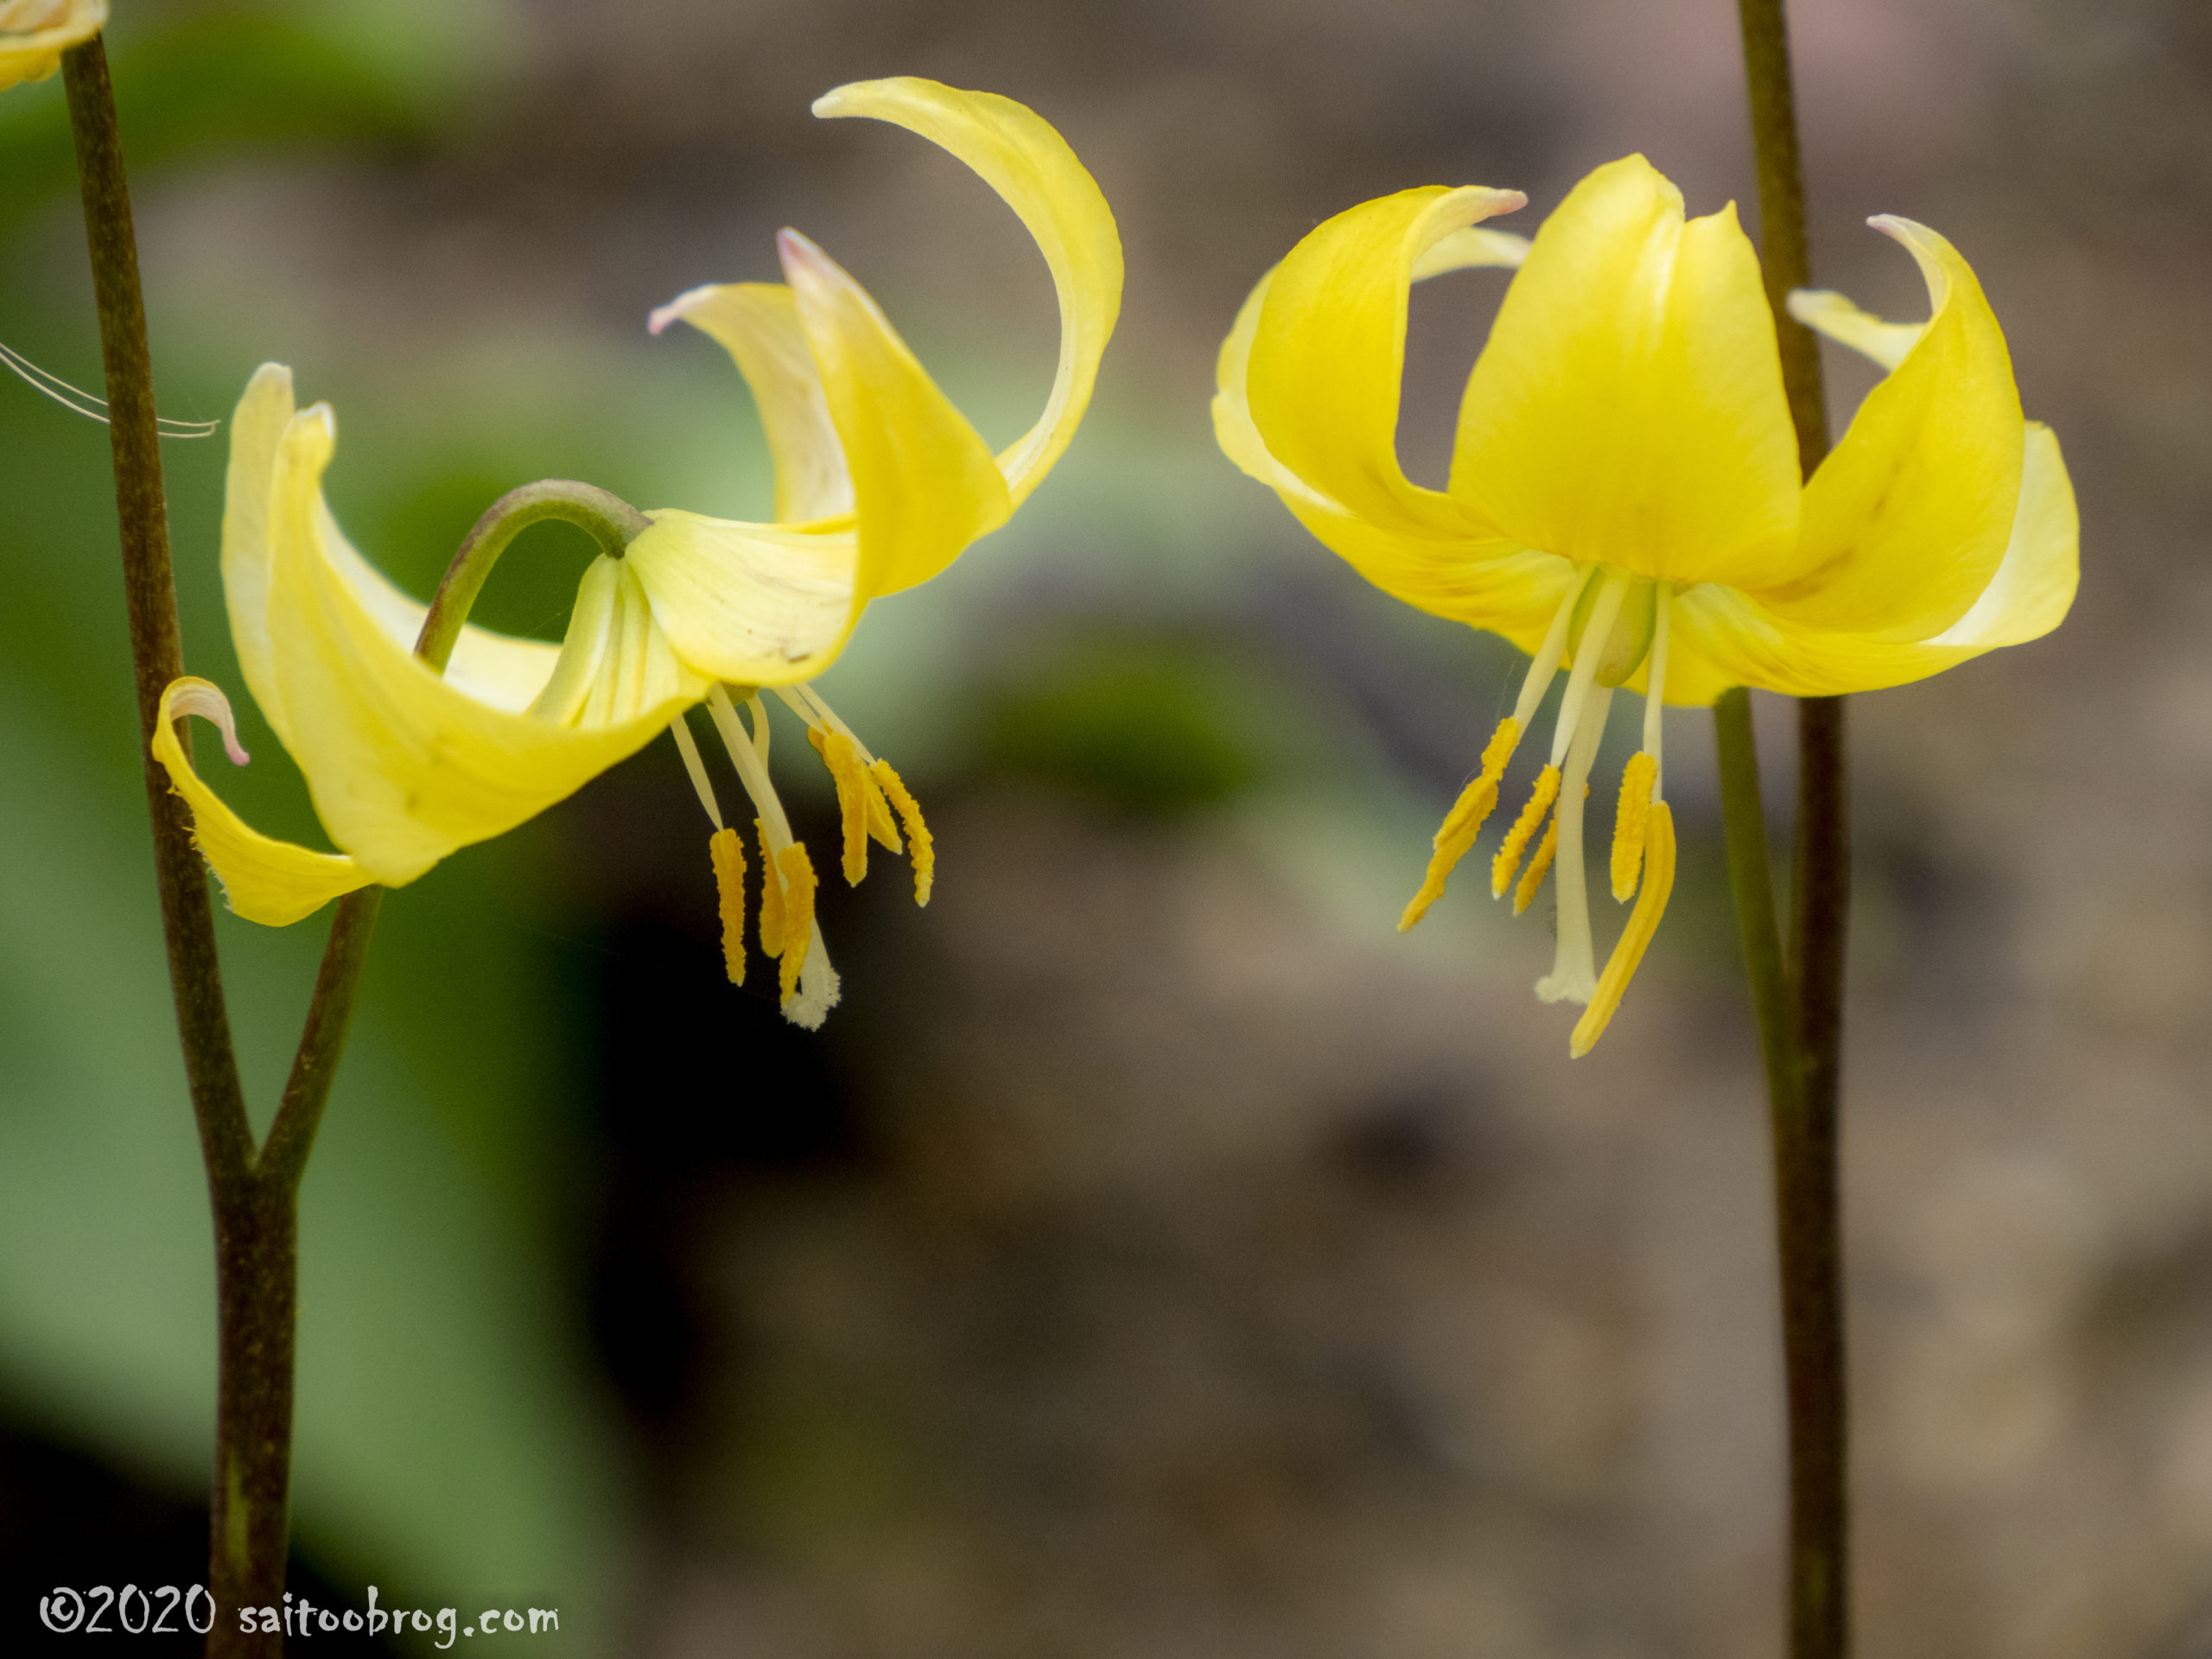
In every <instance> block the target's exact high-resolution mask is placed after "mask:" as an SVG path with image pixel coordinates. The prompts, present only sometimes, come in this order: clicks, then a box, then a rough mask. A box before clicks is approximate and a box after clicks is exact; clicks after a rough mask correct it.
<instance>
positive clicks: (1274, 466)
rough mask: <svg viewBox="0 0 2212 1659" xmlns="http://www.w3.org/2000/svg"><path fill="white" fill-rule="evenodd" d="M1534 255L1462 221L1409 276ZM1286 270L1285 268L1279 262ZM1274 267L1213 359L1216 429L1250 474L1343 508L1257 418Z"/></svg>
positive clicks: (1511, 262)
mask: <svg viewBox="0 0 2212 1659" xmlns="http://www.w3.org/2000/svg"><path fill="white" fill-rule="evenodd" d="M1527 257H1529V238H1526V237H1525V236H1515V235H1514V234H1512V233H1511V232H1508V231H1493V230H1491V229H1489V228H1488V227H1486V226H1478V225H1468V226H1461V227H1460V228H1459V229H1458V230H1456V231H1452V232H1448V233H1447V234H1446V235H1445V236H1444V237H1443V238H1441V239H1440V240H1439V241H1437V242H1436V243H1435V244H1433V245H1432V246H1431V247H1430V248H1429V249H1428V251H1427V252H1426V253H1423V254H1422V255H1421V257H1419V258H1417V259H1415V260H1414V264H1413V270H1412V271H1411V274H1410V280H1411V281H1413V282H1416V283H1421V282H1426V281H1427V280H1428V279H1429V278H1430V277H1440V276H1443V275H1444V274H1445V273H1446V272H1447V271H1454V270H1474V269H1476V268H1478V267H1481V266H1492V267H1500V268H1503V269H1505V270H1517V269H1518V268H1519V266H1520V264H1521V262H1522V260H1524V259H1526V258H1527ZM1277 269H1278V270H1279V269H1281V267H1277ZM1274 277H1275V273H1274V271H1273V270H1270V271H1269V272H1268V274H1267V275H1266V276H1264V277H1261V278H1260V280H1259V281H1258V282H1257V283H1255V284H1254V285H1253V289H1252V291H1251V293H1250V294H1249V295H1248V296H1246V297H1245V301H1244V303H1243V306H1242V307H1240V308H1238V310H1237V313H1236V322H1235V324H1234V325H1232V326H1231V327H1230V331H1229V334H1228V337H1227V338H1226V339H1224V340H1223V341H1222V342H1221V351H1220V353H1219V354H1218V355H1217V357H1216V359H1215V360H1214V397H1213V430H1214V437H1215V439H1216V440H1217V442H1219V443H1220V445H1221V449H1222V453H1223V454H1225V455H1227V456H1228V457H1229V458H1230V460H1231V461H1235V462H1236V465H1237V466H1238V467H1241V468H1243V471H1244V472H1245V473H1247V474H1249V475H1250V476H1252V477H1254V478H1256V479H1258V480H1260V482H1262V484H1265V485H1267V486H1268V487H1269V488H1270V489H1273V490H1275V491H1277V492H1279V493H1282V494H1284V495H1285V496H1291V495H1296V496H1301V497H1303V498H1305V499H1306V500H1308V501H1310V502H1312V503H1313V504H1314V505H1317V506H1320V507H1325V508H1327V509H1329V510H1330V511H1332V512H1342V511H1343V510H1342V508H1340V507H1339V506H1338V505H1337V503H1335V502H1334V501H1332V500H1331V499H1329V498H1328V497H1327V496H1326V495H1325V494H1323V493H1321V492H1320V491H1319V490H1317V489H1315V488H1314V487H1313V486H1312V485H1310V484H1308V483H1306V480H1303V479H1301V478H1300V477H1299V476H1298V474H1295V473H1294V472H1292V471H1291V470H1290V468H1289V467H1286V466H1284V465H1283V464H1282V463H1281V461H1277V460H1276V459H1275V458H1274V454H1273V453H1272V452H1270V451H1269V449H1268V445H1267V440H1266V439H1264V438H1262V436H1261V435H1260V429H1259V428H1258V427H1257V426H1256V425H1255V424H1254V423H1253V420H1252V398H1251V388H1250V379H1251V365H1252V340H1253V339H1254V337H1255V335H1256V334H1258V333H1259V331H1260V312H1261V309H1262V307H1264V306H1265V304H1266V303H1267V298H1268V289H1269V288H1270V287H1271V286H1272V285H1273V284H1274Z"/></svg>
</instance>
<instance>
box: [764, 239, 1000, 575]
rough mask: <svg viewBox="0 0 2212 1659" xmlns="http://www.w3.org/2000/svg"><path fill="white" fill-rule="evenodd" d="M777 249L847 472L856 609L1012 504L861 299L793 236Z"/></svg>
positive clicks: (990, 463) (982, 454) (994, 522)
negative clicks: (856, 548)
mask: <svg viewBox="0 0 2212 1659" xmlns="http://www.w3.org/2000/svg"><path fill="white" fill-rule="evenodd" d="M776 247H777V251H779V253H780V254H781V255H782V256H783V261H784V276H785V280H787V281H788V282H789V283H791V292H792V294H793V295H794V296H796V298H797V301H798V317H799V322H800V325H801V326H802V327H804V329H805V330H806V338H807V343H808V345H809V346H810V347H811V348H812V350H813V353H814V361H815V365H816V366H817V368H818V369H820V371H821V372H822V386H823V393H824V395H825V396H826V397H827V399H828V401H829V418H830V420H831V421H832V422H833V423H835V424H836V429H837V437H838V441H839V442H841V443H842V445H843V447H844V451H845V464H846V466H847V467H848V468H849V470H850V472H851V474H852V479H853V504H854V506H853V510H854V512H855V517H856V520H857V524H858V528H859V532H860V562H859V563H858V565H857V567H856V568H855V573H854V582H855V593H854V604H855V607H859V606H862V605H865V604H866V603H867V602H868V601H869V600H871V599H874V598H876V597H878V596H879V595H880V594H893V593H897V592H898V591H899V589H901V588H911V587H912V586H913V585H914V584H915V583H917V582H926V581H928V580H929V578H930V577H931V576H933V575H937V573H938V571H940V570H942V569H944V567H945V566H946V565H948V564H950V563H952V561H953V560H954V559H956V558H957V557H958V556H960V553H961V550H963V549H964V548H965V547H966V546H967V545H968V544H969V543H970V542H972V541H974V540H975V539H976V537H978V536H982V535H984V534H986V533H987V532H988V531H994V530H996V529H997V528H998V527H999V526H1000V525H1001V524H1004V523H1005V522H1006V521H1007V517H1008V515H1009V514H1011V513H1012V512H1013V511H1014V500H1013V498H1012V497H1011V496H1010V495H1009V494H1008V493H1007V484H1006V478H1005V475H1004V474H1001V472H1000V471H999V466H998V461H997V460H996V459H995V457H994V456H993V455H992V454H991V452H990V450H989V448H988V447H987V446H986V445H985V444H984V442H983V440H982V438H981V437H980V436H978V435H977V434H976V429H975V428H974V427H972V426H970V425H969V423H968V419H967V416H963V414H961V412H960V411H959V410H957V409H955V408H953V406H952V404H950V401H948V400H947V398H946V397H945V395H944V393H943V392H942V391H938V386H937V383H936V382H935V381H934V380H931V378H930V377H929V372H928V371H927V370H925V369H924V368H923V367H922V365H920V363H918V361H916V360H915V358H914V354H913V353H912V352H911V351H909V350H908V349H907V347H906V341H904V340H901V339H899V335H898V334H897V332H896V331H895V330H894V329H893V327H891V324H890V322H889V321H888V320H887V318H886V317H885V316H884V315H883V313H882V312H881V310H880V309H879V308H877V306H876V303H875V302H874V300H872V299H870V298H869V297H868V293H867V291H866V290H865V289H862V288H861V285H860V284H859V283H855V281H854V280H853V279H852V278H851V277H849V276H848V275H846V273H845V272H844V270H842V269H841V268H840V267H839V266H838V264H836V261H835V260H833V259H831V258H830V257H829V255H828V254H826V253H824V252H823V251H822V250H821V249H819V248H817V247H816V246H815V245H814V244H813V243H811V242H810V241H808V240H807V239H806V238H804V237H803V236H801V235H800V234H799V233H798V232H796V231H785V232H782V233H781V234H780V235H779V236H778V237H777V238H776Z"/></svg>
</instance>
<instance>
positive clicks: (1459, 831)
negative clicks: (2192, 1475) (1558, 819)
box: [1398, 715, 1521, 933]
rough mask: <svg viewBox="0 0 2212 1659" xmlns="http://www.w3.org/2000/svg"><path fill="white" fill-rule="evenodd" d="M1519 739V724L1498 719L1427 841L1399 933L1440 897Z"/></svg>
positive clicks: (1479, 825) (1476, 830)
mask: <svg viewBox="0 0 2212 1659" xmlns="http://www.w3.org/2000/svg"><path fill="white" fill-rule="evenodd" d="M1520 741H1521V723H1520V722H1519V721H1516V720H1515V719H1513V718H1512V717H1511V716H1510V715H1508V716H1507V717H1506V718H1505V719H1503V720H1502V721H1499V722H1498V726H1497V731H1496V732H1495V733H1493V734H1491V740H1490V746H1489V747H1487V748H1485V749H1484V751H1483V765H1482V770H1481V771H1480V772H1477V773H1476V774H1475V779H1474V781H1473V782H1472V783H1471V784H1469V785H1467V786H1466V788H1465V789H1463V790H1461V791H1459V799H1458V800H1456V801H1454V802H1453V803H1452V810H1450V811H1449V812H1447V813H1446V814H1445V815H1444V823H1443V827H1442V828H1440V829H1438V830H1437V832H1436V836H1435V838H1434V840H1433V842H1431V843H1430V844H1431V845H1432V846H1433V848H1434V849H1435V850H1434V851H1433V852H1432V853H1431V854H1430V855H1429V858H1428V872H1427V874H1425V875H1424V876H1423V877H1422V878H1421V891H1420V892H1419V893H1415V894H1414V896H1413V901H1412V902H1411V903H1410V904H1408V906H1406V908H1405V913H1404V914H1403V915H1402V916H1400V917H1399V918H1398V931H1399V932H1401V933H1403V932H1405V931H1408V929H1410V928H1411V927H1412V926H1413V925H1414V923H1416V922H1418V921H1420V920H1421V918H1422V917H1424V916H1426V915H1427V914H1428V907H1429V906H1431V905H1433V904H1434V903H1435V902H1436V901H1437V900H1438V899H1441V898H1442V897H1443V896H1444V883H1445V881H1446V879H1448V878H1449V877H1450V875H1451V874H1452V867H1453V866H1455V865H1457V864H1458V863H1459V861H1460V860H1461V859H1462V858H1464V857H1465V856H1466V853H1467V849H1469V848H1470V847H1471V846H1473V845H1474V844H1475V837H1476V836H1478V834H1480V833H1481V831H1482V827H1483V821H1484V819H1485V818H1487V817H1490V815H1491V808H1493V807H1495V806H1496V805H1497V780H1498V778H1499V776H1500V775H1501V774H1502V773H1503V772H1504V771H1505V763H1506V762H1507V761H1509V760H1511V759H1512V758H1513V751H1514V749H1515V747H1516V746H1517V745H1518V744H1519V743H1520Z"/></svg>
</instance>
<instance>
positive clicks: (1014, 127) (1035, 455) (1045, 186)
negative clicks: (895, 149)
mask: <svg viewBox="0 0 2212 1659" xmlns="http://www.w3.org/2000/svg"><path fill="white" fill-rule="evenodd" d="M814 112H815V114H817V115H818V116H823V117H825V118H835V117H840V116H869V117H872V118H874V119H876V120H879V121H889V122H892V123H893V124H896V125H899V126H902V127H905V128H906V129H907V130H909V131H911V132H916V133H919V134H920V135H921V136H922V137H925V138H926V139H928V140H929V141H930V142H931V143H933V144H936V145H938V146H939V147H940V148H942V149H946V150H949V151H950V152H951V153H952V154H953V155H954V156H957V157H958V158H959V159H960V160H961V161H963V162H966V163H967V164H968V166H969V168H973V169H974V170H975V172H976V175H978V176H979V177H981V178H982V181H984V182H985V183H986V184H988V185H989V186H990V187H991V188H992V189H994V190H995V191H997V192H998V193H999V194H1000V195H1001V197H1003V198H1004V199H1005V200H1006V203H1007V206H1008V207H1012V208H1013V209H1014V212H1015V213H1018V214H1019V215H1020V218H1021V222H1022V223H1023V224H1024V225H1026V226H1028V228H1029V233H1030V235H1032V236H1033V237H1034V238H1037V246H1038V248H1039V250H1040V251H1042V252H1043V254H1044V256H1045V263H1046V265H1047V266H1049V267H1050V268H1051V270H1052V286H1053V289H1055V291H1056V292H1057V293H1058V296H1059V302H1060V360H1059V367H1058V371H1057V372H1055V373H1054V375H1053V377H1052V396H1051V397H1049V398H1047V399H1046V404H1045V412H1044V414H1043V415H1042V416H1040V417H1039V420H1038V422H1037V424H1036V425H1035V426H1033V428H1031V429H1030V430H1029V431H1028V432H1027V434H1026V435H1024V436H1023V437H1021V438H1020V440H1019V441H1018V442H1015V443H1014V444H1013V445H1012V446H1011V447H1010V448H1007V450H1006V451H1005V453H1004V454H1001V455H1000V456H999V463H1000V465H1001V467H1003V468H1004V469H1005V476H1006V481H1007V490H1008V493H1009V494H1010V496H1011V505H1015V506H1018V505H1020V503H1021V502H1022V501H1023V500H1024V499H1027V496H1028V494H1029V492H1030V491H1031V490H1033V489H1034V488H1035V487H1036V486H1037V484H1038V482H1039V480H1041V479H1042V478H1043V477H1044V476H1045V474H1046V473H1048V472H1050V471H1051V470H1052V463H1053V462H1055V461H1058V459H1059V458H1060V454H1061V452H1062V451H1063V450H1065V448H1067V446H1068V440H1069V439H1070V438H1071V437H1073V436H1074V435H1075V429H1076V427H1077V424H1078V423H1080V422H1081V421H1082V419H1083V413H1084V409H1085V408H1087V407H1088V406H1089V404H1090V391H1091V386H1092V384H1093V382H1094V381H1095V380H1096V378H1097V374H1098V359H1099V357H1100V355H1101V354H1102V353H1103V352H1104V351H1105V349H1106V341H1107V339H1108V337H1109V336H1110V335H1111V334H1113V332H1114V321H1115V319H1116V317H1117V316H1118V315H1120V313H1121V308H1122V239H1121V237H1120V235H1119V233H1118V232H1116V229H1115V227H1114V215H1113V213H1112V212H1111V211H1110V210H1109V208H1108V207H1107V206H1106V198H1105V196H1104V195H1103V194H1101V193H1100V191H1099V188H1098V186H1097V184H1096V181H1094V180H1093V179H1092V178H1091V176H1090V174H1089V173H1088V172H1086V171H1085V170H1084V165H1083V163H1082V162H1079V161H1077V159H1076V156H1075V152H1074V151H1073V150H1072V149H1069V148H1068V145H1067V141H1066V140H1065V139H1064V138H1062V137H1060V135H1059V134H1058V132H1056V131H1054V130H1052V127H1051V126H1050V125H1049V124H1046V122H1045V120H1044V119H1043V118H1040V117H1039V115H1037V113H1036V112H1035V111H1033V110H1030V109H1028V108H1027V107H1026V106H1024V105H1020V104H1017V103H1015V102H1014V100H1013V99H1009V98H1001V97H999V96H998V95H997V94H995V93H992V92H961V91H958V90H957V89H956V88H954V87H950V86H941V85H939V84H938V82H936V81H933V80H921V79H914V78H913V77H911V76H899V77H897V78H894V79H888V80H861V81H855V82H853V83H851V84H850V85H849V86H840V87H838V88H836V90H835V91H833V92H825V93H824V94H823V96H822V97H820V98H819V99H816V100H815V104H814ZM914 580H916V581H918V580H920V578H919V577H916V578H914ZM898 585H899V586H902V587H903V586H906V585H909V584H907V583H904V582H901V583H899V584H898ZM885 591H889V590H888V589H886V590H885Z"/></svg>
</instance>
